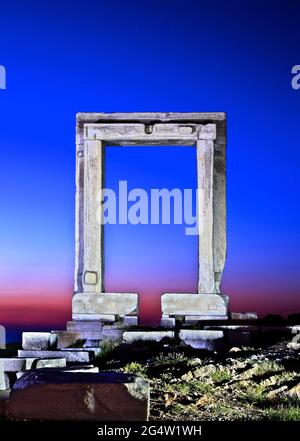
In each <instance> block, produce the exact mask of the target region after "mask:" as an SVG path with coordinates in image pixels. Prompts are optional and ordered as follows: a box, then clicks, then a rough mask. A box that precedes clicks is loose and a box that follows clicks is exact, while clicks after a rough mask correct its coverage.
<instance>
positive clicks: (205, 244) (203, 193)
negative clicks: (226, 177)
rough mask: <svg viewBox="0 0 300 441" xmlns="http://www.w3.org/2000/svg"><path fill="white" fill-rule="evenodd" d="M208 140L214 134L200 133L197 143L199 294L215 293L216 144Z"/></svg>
mask: <svg viewBox="0 0 300 441" xmlns="http://www.w3.org/2000/svg"><path fill="white" fill-rule="evenodd" d="M211 126H214V125H211ZM214 127H215V126H214ZM203 138H205V139H203ZM207 138H213V134H208V133H202V132H201V131H200V133H199V139H198V141H197V180H198V228H199V256H198V257H199V267H198V271H199V278H198V293H199V294H211V293H215V281H214V248H213V170H214V168H213V167H214V142H213V139H207Z"/></svg>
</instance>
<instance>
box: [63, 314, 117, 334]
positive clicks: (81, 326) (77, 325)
mask: <svg viewBox="0 0 300 441" xmlns="http://www.w3.org/2000/svg"><path fill="white" fill-rule="evenodd" d="M108 317H111V318H112V320H108V321H109V322H110V321H112V322H114V321H115V316H114V315H113V316H108ZM102 326H103V324H102V322H101V321H100V320H96V321H93V320H87V321H69V322H67V331H91V332H101V331H102Z"/></svg>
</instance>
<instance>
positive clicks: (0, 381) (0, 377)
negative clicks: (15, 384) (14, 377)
mask: <svg viewBox="0 0 300 441" xmlns="http://www.w3.org/2000/svg"><path fill="white" fill-rule="evenodd" d="M9 388H10V382H9V377H8V375H7V373H6V372H4V371H3V370H2V369H0V390H8V389H9Z"/></svg>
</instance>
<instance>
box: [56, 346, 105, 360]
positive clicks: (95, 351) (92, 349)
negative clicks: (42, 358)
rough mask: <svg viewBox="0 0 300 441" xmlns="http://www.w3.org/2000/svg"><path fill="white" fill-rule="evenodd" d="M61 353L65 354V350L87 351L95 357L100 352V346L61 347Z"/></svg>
mask: <svg viewBox="0 0 300 441" xmlns="http://www.w3.org/2000/svg"><path fill="white" fill-rule="evenodd" d="M61 351H62V354H65V351H67V352H89V353H90V354H91V358H92V357H96V356H97V355H99V354H100V353H101V348H100V347H99V346H97V347H89V348H86V347H83V348H61Z"/></svg>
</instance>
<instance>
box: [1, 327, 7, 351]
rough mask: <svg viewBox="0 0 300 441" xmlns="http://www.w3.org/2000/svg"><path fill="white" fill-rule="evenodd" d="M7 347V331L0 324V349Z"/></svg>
mask: <svg viewBox="0 0 300 441" xmlns="http://www.w3.org/2000/svg"><path fill="white" fill-rule="evenodd" d="M5 348H6V331H5V328H4V326H2V325H0V349H5Z"/></svg>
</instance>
